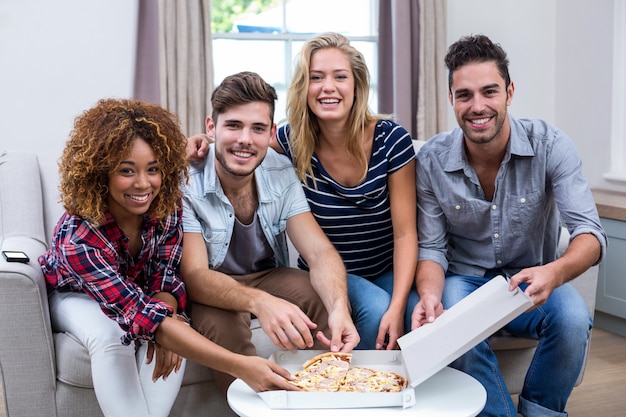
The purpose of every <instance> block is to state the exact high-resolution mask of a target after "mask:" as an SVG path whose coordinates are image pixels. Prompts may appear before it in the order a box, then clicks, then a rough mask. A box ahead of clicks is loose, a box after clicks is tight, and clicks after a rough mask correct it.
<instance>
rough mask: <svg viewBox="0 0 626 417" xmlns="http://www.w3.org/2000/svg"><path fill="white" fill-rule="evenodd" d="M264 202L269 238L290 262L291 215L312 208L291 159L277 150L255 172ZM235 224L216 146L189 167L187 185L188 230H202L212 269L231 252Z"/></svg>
mask: <svg viewBox="0 0 626 417" xmlns="http://www.w3.org/2000/svg"><path fill="white" fill-rule="evenodd" d="M254 178H255V181H256V185H257V193H258V197H259V205H258V208H257V214H258V216H259V220H260V222H261V227H262V228H263V233H264V234H265V238H266V239H267V242H268V243H269V245H270V246H271V247H272V250H273V251H274V254H275V255H276V260H277V262H278V265H279V266H287V265H289V253H288V249H287V239H286V236H285V228H286V226H287V219H288V218H290V217H292V216H295V215H296V214H300V213H303V212H307V211H310V208H309V205H308V203H307V201H306V197H305V196H304V191H303V190H302V185H301V184H300V180H298V177H297V176H296V173H295V170H294V168H293V165H292V164H291V161H290V160H289V159H288V158H287V157H286V156H284V155H279V154H278V153H276V152H275V151H274V150H273V149H271V148H270V149H268V150H267V155H266V156H265V159H264V160H263V162H262V163H261V165H259V166H258V167H257V168H256V169H255V171H254ZM234 225H235V211H234V209H233V206H232V205H231V204H230V201H228V198H227V197H226V195H225V194H224V190H223V189H222V186H221V184H220V181H219V178H218V176H217V173H216V172H215V149H214V146H213V145H211V146H210V149H209V154H208V156H207V158H206V159H205V162H204V163H200V164H194V166H193V167H191V168H190V170H189V185H188V186H186V187H184V188H183V231H184V232H185V233H189V232H191V233H202V235H203V237H204V241H205V243H206V245H207V251H208V255H209V268H211V269H214V268H218V267H219V266H220V265H221V264H222V262H224V258H225V257H226V253H227V252H228V249H229V245H230V241H231V237H232V234H233V229H234Z"/></svg>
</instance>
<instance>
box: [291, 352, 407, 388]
mask: <svg viewBox="0 0 626 417" xmlns="http://www.w3.org/2000/svg"><path fill="white" fill-rule="evenodd" d="M351 361H352V354H350V353H336V352H325V353H321V354H319V355H316V356H314V357H313V358H311V359H309V360H308V361H306V362H305V363H304V364H303V365H302V369H301V370H299V371H298V372H296V373H295V374H294V375H293V376H294V378H295V379H293V380H289V382H290V383H292V384H294V385H295V386H297V387H299V388H301V389H302V390H304V391H315V392H399V391H402V390H403V389H404V388H406V386H407V380H406V378H404V377H403V376H402V375H400V374H398V373H395V372H392V371H381V370H376V369H370V368H364V367H358V366H351Z"/></svg>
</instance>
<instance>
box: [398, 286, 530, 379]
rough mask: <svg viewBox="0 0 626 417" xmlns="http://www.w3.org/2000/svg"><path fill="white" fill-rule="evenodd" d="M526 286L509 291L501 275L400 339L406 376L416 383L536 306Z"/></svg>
mask: <svg viewBox="0 0 626 417" xmlns="http://www.w3.org/2000/svg"><path fill="white" fill-rule="evenodd" d="M532 305H533V302H532V300H531V299H530V297H529V296H527V295H526V294H524V292H523V291H522V290H520V289H519V288H516V289H515V290H513V291H509V280H508V279H506V278H505V277H503V276H501V275H499V276H496V277H494V278H492V279H490V280H489V282H487V283H486V284H484V285H482V286H481V287H480V288H478V289H477V290H475V291H474V292H472V293H471V294H469V295H468V296H467V297H465V298H464V299H462V300H461V301H459V302H458V303H456V304H455V305H454V306H452V307H451V308H450V309H448V310H447V311H445V312H444V313H443V314H442V315H441V316H439V317H438V318H437V319H436V320H435V321H434V322H433V323H430V324H426V325H424V326H422V327H419V328H417V329H415V330H413V331H412V332H410V333H408V334H406V335H404V336H402V337H401V338H399V339H398V344H399V345H400V349H401V350H402V359H403V363H404V368H405V376H407V379H408V380H409V382H410V384H411V386H413V387H415V386H417V385H419V384H421V383H422V382H424V381H426V380H427V379H428V378H430V377H431V376H433V375H434V374H436V373H437V372H438V371H440V370H441V369H443V368H445V367H446V366H448V365H449V364H450V363H451V362H453V361H454V360H455V359H457V358H459V357H460V356H462V355H463V354H464V353H466V352H467V351H469V350H470V349H471V348H473V347H474V346H476V345H477V344H478V343H480V342H481V341H482V340H484V339H486V338H488V337H489V336H491V335H492V334H493V333H495V332H496V331H498V330H499V329H500V328H502V327H503V326H504V325H506V324H507V323H509V322H510V321H511V320H513V319H514V318H516V317H517V316H519V315H520V314H521V313H523V312H524V311H526V310H528V309H529V308H530V307H532Z"/></svg>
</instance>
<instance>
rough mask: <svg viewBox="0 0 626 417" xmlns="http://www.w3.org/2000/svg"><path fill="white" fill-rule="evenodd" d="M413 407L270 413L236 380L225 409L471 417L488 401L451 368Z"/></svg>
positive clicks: (245, 415)
mask: <svg viewBox="0 0 626 417" xmlns="http://www.w3.org/2000/svg"><path fill="white" fill-rule="evenodd" d="M415 400H416V404H415V406H413V407H410V408H405V409H403V408H402V407H376V408H341V409H338V408H332V409H328V408H324V409H297V410H273V409H271V408H269V406H268V405H267V404H266V403H265V401H263V399H261V397H259V395H258V394H257V393H255V392H254V391H253V390H252V389H251V388H250V387H249V386H248V385H247V384H246V383H245V382H243V381H242V380H240V379H237V380H235V382H233V383H232V384H231V386H230V387H229V388H228V405H230V408H232V409H233V411H235V413H237V414H238V415H239V416H242V417H265V416H271V417H281V416H289V417H291V416H294V415H297V416H298V417H300V416H302V417H306V416H316V417H319V416H324V417H331V416H341V417H346V416H359V417H366V416H372V417H374V416H376V417H381V416H392V415H400V416H424V417H473V416H476V415H478V413H480V412H481V411H482V409H483V407H484V406H485V402H486V401H487V392H486V391H485V388H484V387H483V386H482V385H481V384H480V383H479V382H478V381H477V380H475V379H474V378H472V377H471V376H469V375H467V374H465V373H463V372H461V371H457V370H456V369H452V368H449V367H448V368H444V369H442V370H441V371H439V372H438V373H436V374H435V375H433V376H432V377H430V378H429V379H428V380H426V381H424V382H423V383H421V384H420V385H418V386H417V387H416V388H415Z"/></svg>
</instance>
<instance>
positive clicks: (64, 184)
mask: <svg viewBox="0 0 626 417" xmlns="http://www.w3.org/2000/svg"><path fill="white" fill-rule="evenodd" d="M137 137H140V138H142V139H143V140H145V141H146V142H147V143H148V144H149V145H150V146H151V147H152V150H153V151H154V154H155V156H156V158H157V160H158V161H159V168H160V169H161V173H162V175H163V180H162V185H161V191H160V192H159V193H158V195H157V196H156V198H155V200H154V201H153V202H152V204H151V205H150V208H149V210H148V215H149V216H150V217H152V218H155V219H159V220H164V219H165V217H166V216H168V215H170V214H172V213H174V212H175V211H176V210H177V209H179V208H180V200H181V198H182V192H181V190H180V186H181V185H182V183H183V180H185V181H187V180H188V175H187V160H186V151H185V147H186V143H187V140H186V138H185V136H184V135H183V133H182V132H181V129H180V122H179V120H178V118H177V117H176V116H175V115H174V114H172V113H170V112H169V111H167V110H165V109H163V108H162V107H159V106H156V105H152V104H148V103H143V102H141V101H138V100H129V99H122V100H117V99H103V100H100V101H99V102H98V103H97V105H96V106H95V107H93V108H91V109H89V110H86V111H85V112H83V113H82V114H81V115H80V116H78V117H77V118H76V119H75V121H74V128H73V129H72V131H71V132H70V137H69V139H68V141H67V143H66V146H65V149H64V151H63V156H62V157H61V161H60V162H59V173H60V176H61V182H60V186H59V189H60V191H61V199H62V202H63V206H64V207H65V210H67V212H68V213H69V214H72V215H78V216H81V217H83V218H85V219H87V220H90V221H91V222H93V223H95V224H97V225H100V224H102V222H103V221H104V219H105V213H106V211H107V195H108V192H109V190H108V184H109V176H110V174H111V172H113V171H114V170H115V168H117V166H118V165H119V163H120V161H121V160H122V159H123V158H125V157H126V156H127V155H128V152H129V151H130V147H131V142H132V141H133V139H135V138H137Z"/></svg>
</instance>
